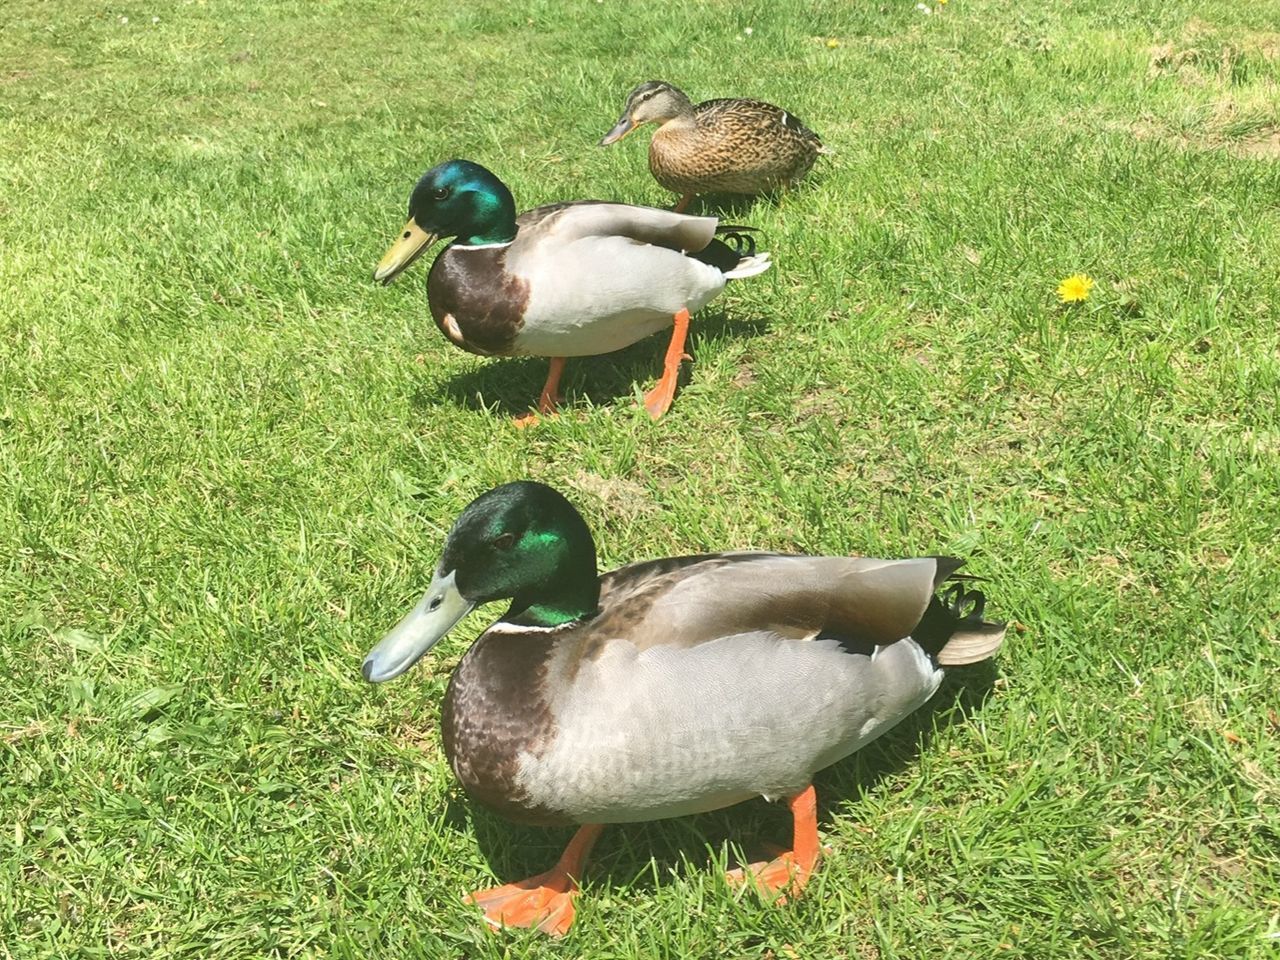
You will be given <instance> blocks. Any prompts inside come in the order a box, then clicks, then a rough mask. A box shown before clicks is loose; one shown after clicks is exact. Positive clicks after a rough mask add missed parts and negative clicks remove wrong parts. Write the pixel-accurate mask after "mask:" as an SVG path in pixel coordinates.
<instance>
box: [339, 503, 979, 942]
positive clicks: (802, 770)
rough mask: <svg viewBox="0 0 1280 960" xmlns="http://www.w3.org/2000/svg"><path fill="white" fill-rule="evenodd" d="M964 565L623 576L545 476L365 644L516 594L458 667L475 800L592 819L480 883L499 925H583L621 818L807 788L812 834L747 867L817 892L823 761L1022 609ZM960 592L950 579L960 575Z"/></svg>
mask: <svg viewBox="0 0 1280 960" xmlns="http://www.w3.org/2000/svg"><path fill="white" fill-rule="evenodd" d="M960 565H961V561H960V560H956V559H953V558H950V557H920V558H916V559H911V560H872V559H867V558H861V557H809V556H792V555H784V554H776V553H718V554H707V555H702V556H687V557H675V558H670V559H665V560H651V561H647V562H642V563H635V564H631V565H629V566H625V567H621V568H619V569H617V570H614V571H612V572H610V573H606V574H604V575H603V576H600V575H598V573H597V570H596V550H595V542H594V540H593V539H592V536H591V531H590V530H589V529H588V528H587V524H586V522H585V521H584V520H583V519H582V516H581V515H580V514H579V513H578V511H577V510H575V509H574V507H573V505H572V504H570V503H569V501H568V500H566V499H565V498H564V497H563V496H561V495H560V494H559V493H557V492H556V491H555V490H553V489H551V488H550V487H548V486H545V485H543V484H540V483H533V482H527V481H526V482H518V483H509V484H506V485H504V486H501V487H496V488H495V489H493V490H490V491H489V492H487V493H485V494H482V495H481V496H480V497H478V498H476V499H475V500H474V501H472V502H471V504H470V505H469V506H468V507H467V508H466V510H464V511H463V513H462V514H461V516H459V517H458V519H457V521H455V523H454V525H453V528H452V529H451V530H450V532H449V535H448V538H447V540H446V541H445V545H444V551H443V553H442V555H441V558H440V562H439V564H438V565H437V566H436V570H435V575H434V577H433V578H432V581H431V585H430V586H429V587H428V588H427V592H426V594H425V595H423V597H422V600H421V601H420V602H419V603H418V605H417V606H416V607H415V608H414V609H413V610H412V611H411V612H410V613H409V614H408V615H407V616H406V617H405V618H404V619H403V620H401V621H400V623H399V624H398V625H397V626H396V627H395V628H394V629H393V630H392V631H391V632H390V633H388V634H387V635H386V637H384V638H383V639H382V641H381V642H379V643H378V645H377V646H376V647H374V648H373V650H372V651H371V652H370V653H369V655H368V656H367V657H366V658H365V660H364V665H363V673H364V676H365V679H367V680H370V681H373V682H375V683H380V682H382V681H385V680H390V679H392V678H393V677H396V676H399V675H400V674H402V673H404V672H405V671H406V670H408V669H409V668H410V667H412V666H413V665H414V663H416V662H417V660H418V659H419V658H420V657H421V656H422V655H423V654H425V653H426V652H427V651H428V650H430V649H431V647H432V646H433V645H434V644H435V643H436V642H437V641H439V640H440V639H441V638H442V637H443V636H444V635H445V634H446V633H448V632H449V630H450V629H451V628H452V627H453V626H454V624H456V623H457V622H458V621H459V620H461V619H462V618H463V617H464V616H466V614H467V613H468V612H470V611H471V610H472V609H473V608H474V607H475V606H476V605H477V604H481V603H487V602H489V601H492V600H503V599H508V598H509V599H510V600H511V605H510V607H509V608H508V609H507V612H506V613H505V614H503V616H502V617H501V619H499V620H498V621H497V622H496V623H494V624H493V625H492V626H490V627H489V628H488V629H487V630H486V631H485V632H484V633H483V634H481V635H480V637H479V638H478V639H477V640H476V641H475V642H474V643H473V644H472V645H471V648H470V649H469V650H468V651H467V653H466V654H465V655H464V656H463V658H462V660H461V662H460V663H459V664H458V666H457V669H456V670H454V672H453V676H452V677H451V678H450V681H449V687H448V690H447V691H446V693H445V697H444V705H443V709H442V717H441V735H442V738H443V741H444V750H445V755H446V756H447V758H448V761H449V764H450V766H451V767H452V768H453V771H454V773H455V774H456V775H457V777H458V779H459V780H460V781H461V783H462V785H463V787H464V788H465V789H466V791H467V793H468V794H470V796H471V797H472V798H473V799H475V800H477V801H479V802H481V803H484V804H486V805H488V806H490V807H492V808H493V809H495V810H497V811H498V812H499V813H502V814H503V815H505V816H507V817H509V818H511V819H513V820H517V821H521V822H526V823H534V824H547V825H554V824H580V825H581V826H580V828H579V830H578V832H577V833H576V834H575V835H574V837H573V839H572V840H571V841H570V843H569V846H568V847H567V848H566V850H565V852H564V855H563V856H562V857H561V858H560V861H559V862H558V863H557V864H556V866H555V867H553V868H552V869H551V870H548V871H547V872H546V873H542V874H539V875H537V876H534V877H530V878H529V879H527V880H522V881H519V882H517V883H510V884H506V885H504V886H500V887H497V888H494V889H491V890H480V891H477V892H475V893H472V894H469V895H468V899H469V900H470V901H471V902H474V903H476V904H478V905H479V906H480V907H481V908H482V909H483V911H484V915H485V917H486V918H487V920H488V921H489V922H490V923H491V924H492V925H493V926H495V927H497V926H524V927H537V928H538V929H541V930H543V931H544V932H548V933H553V934H561V933H564V932H565V931H566V930H567V929H568V928H569V925H570V924H571V923H572V922H573V916H574V905H573V901H574V897H575V896H576V894H577V890H578V879H579V878H580V877H581V876H582V869H583V866H584V865H585V863H586V859H587V856H588V854H589V853H590V850H591V847H592V845H593V844H594V843H595V841H596V839H597V838H598V837H599V835H600V833H601V831H602V830H603V829H604V825H605V824H608V823H630V822H635V821H642V820H655V819H659V818H662V817H676V816H683V815H685V814H691V813H699V812H702V811H706V810H715V809H718V808H720V807H726V806H729V805H730V804H735V803H739V802H741V801H743V800H748V799H750V798H752V797H755V796H763V797H764V798H766V799H769V800H774V799H783V798H785V799H786V800H787V803H788V805H789V806H790V809H791V813H792V816H793V820H794V824H795V827H794V837H793V841H792V846H791V849H790V850H788V851H787V852H785V853H783V854H782V855H781V856H779V857H778V858H777V859H775V860H773V861H770V862H769V863H763V864H754V865H752V866H751V867H749V868H747V870H745V871H735V873H734V874H733V875H732V876H731V879H733V880H737V881H743V880H745V879H746V878H747V877H748V876H750V877H753V878H754V881H755V883H756V884H757V885H758V886H759V887H760V888H761V889H762V890H763V891H766V892H773V893H776V894H781V895H784V896H785V895H791V896H794V895H796V894H798V893H799V892H800V889H801V888H802V887H803V886H804V884H805V881H806V880H807V879H808V877H809V875H810V873H811V871H812V870H813V869H814V867H815V866H816V865H817V862H818V858H819V855H820V852H821V844H820V843H819V840H818V825H817V818H816V800H815V797H814V791H813V787H812V785H811V781H812V779H813V775H814V773H815V772H816V771H818V770H821V769H822V768H823V767H826V766H829V765H830V764H832V763H835V762H836V761H837V760H839V759H841V758H842V757H846V756H848V755H849V754H851V753H853V752H854V751H855V750H858V749H859V748H861V747H862V746H864V745H865V744H867V743H869V742H870V741H872V740H874V739H875V738H876V737H878V736H880V735H881V734H882V733H884V732H885V731H886V730H888V729H890V728H891V727H893V726H894V724H896V723H898V722H899V721H900V720H902V719H903V718H904V717H906V716H908V715H909V714H911V713H912V712H913V711H914V710H916V708H918V707H919V706H921V705H922V704H923V703H924V702H925V701H927V700H928V699H929V698H930V697H931V696H933V694H934V692H935V691H936V690H937V689H938V686H939V684H940V683H941V682H942V676H943V668H945V667H949V666H953V665H959V664H966V663H975V662H977V661H979V660H984V659H986V658H988V657H990V656H992V655H993V654H994V653H995V652H996V651H997V650H998V649H999V648H1000V645H1001V642H1002V640H1003V638H1004V626H1003V625H1002V624H996V623H990V622H988V621H986V620H984V619H983V617H982V608H983V596H982V594H981V593H979V592H978V591H976V590H972V589H967V588H966V587H965V586H964V585H963V584H962V583H953V584H951V585H950V586H949V587H946V588H945V589H944V588H943V584H944V583H945V582H946V581H948V580H951V579H953V578H954V577H955V576H956V570H957V568H959V567H960ZM939 591H940V592H939Z"/></svg>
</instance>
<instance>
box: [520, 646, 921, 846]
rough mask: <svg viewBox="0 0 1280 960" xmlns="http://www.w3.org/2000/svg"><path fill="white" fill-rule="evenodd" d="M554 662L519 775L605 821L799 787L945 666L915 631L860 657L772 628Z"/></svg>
mask: <svg viewBox="0 0 1280 960" xmlns="http://www.w3.org/2000/svg"><path fill="white" fill-rule="evenodd" d="M550 669H551V674H550V675H551V676H552V677H556V678H557V679H556V680H555V681H554V682H553V684H552V686H556V687H559V688H560V689H559V692H558V693H557V694H556V695H555V697H554V698H553V699H552V701H551V703H550V715H551V717H552V718H553V721H552V722H553V725H554V728H555V735H554V737H553V738H552V739H551V740H550V741H549V742H548V743H547V744H546V745H545V746H544V748H543V749H541V751H540V752H537V753H535V752H533V751H524V752H523V753H522V754H521V757H520V761H519V765H518V770H517V772H516V774H515V783H517V784H518V786H519V789H520V792H521V793H522V795H524V796H526V797H527V798H528V802H530V803H533V804H536V805H537V806H539V807H542V808H546V809H552V810H556V811H560V812H562V813H563V814H564V815H566V816H567V817H569V818H571V819H573V820H575V821H577V822H604V823H617V822H628V821H638V820H650V819H657V818H661V817H669V816H679V815H683V814H687V813H696V812H700V811H704V810H712V809H716V808H718V807H723V806H727V805H729V804H732V803H737V802H739V801H741V800H745V799H748V798H750V797H752V796H755V795H762V796H766V797H770V798H773V797H779V796H786V795H789V794H792V793H795V792H797V791H799V790H801V789H802V788H803V787H804V786H805V785H806V784H807V783H808V782H809V781H810V779H811V778H812V776H813V774H814V773H815V772H816V771H817V770H820V769H822V768H823V767H825V766H828V765H829V764H831V763H834V762H835V761H836V760H839V759H840V758H842V757H844V756H847V755H848V754H850V753H852V752H853V751H855V750H857V749H858V748H860V747H861V746H863V745H864V744H866V743H868V742H869V741H871V740H872V739H874V738H875V737H877V736H879V735H880V734H881V733H883V732H884V731H885V730H887V729H889V728H890V727H892V726H893V725H894V724H896V723H897V722H898V721H900V720H901V719H902V718H903V717H905V716H907V715H908V714H910V713H911V712H912V711H914V710H915V709H916V708H917V707H919V706H920V705H921V704H922V703H924V701H925V700H927V699H928V698H929V697H930V696H931V695H932V694H933V692H934V691H935V690H936V689H937V686H938V683H939V682H940V681H941V676H942V674H941V672H940V671H939V670H937V669H936V668H935V667H934V665H933V663H932V662H931V661H930V659H929V657H928V655H927V654H925V652H924V651H923V650H921V649H920V647H919V646H918V645H916V644H915V642H914V641H911V640H909V639H908V640H903V641H899V642H898V643H895V644H890V645H889V646H885V647H879V648H876V650H875V651H874V652H873V653H871V654H870V655H868V654H863V653H852V652H850V651H849V650H848V649H847V648H845V647H844V646H842V645H841V644H840V643H839V642H837V641H835V640H784V639H780V638H779V637H777V636H776V635H773V634H767V633H752V634H742V635H738V636H732V637H725V638H722V639H718V640H714V641H710V642H707V643H701V644H698V645H697V646H695V647H692V648H681V647H678V646H672V645H657V646H651V647H648V648H647V649H643V650H640V649H637V648H636V647H635V646H634V645H632V644H631V643H629V642H627V641H623V640H614V641H611V642H608V643H606V644H604V645H603V646H602V647H600V648H599V649H598V650H596V651H595V653H594V659H581V660H579V661H577V662H576V663H560V664H558V665H552V666H551V668H550ZM566 670H567V671H570V672H572V676H571V677H570V676H568V674H567V673H565V672H563V671H566Z"/></svg>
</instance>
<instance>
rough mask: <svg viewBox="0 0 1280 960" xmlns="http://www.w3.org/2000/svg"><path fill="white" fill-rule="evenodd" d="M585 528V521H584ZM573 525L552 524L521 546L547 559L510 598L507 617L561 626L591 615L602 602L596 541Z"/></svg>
mask: <svg viewBox="0 0 1280 960" xmlns="http://www.w3.org/2000/svg"><path fill="white" fill-rule="evenodd" d="M583 526H584V529H585V524H584V525H583ZM578 533H579V531H577V530H575V529H573V528H572V527H567V528H565V527H551V528H549V529H544V530H540V531H538V532H537V533H536V534H533V535H531V536H529V537H527V538H526V542H524V543H522V544H521V546H522V547H523V548H524V549H525V550H526V551H528V553H529V554H530V555H531V556H533V557H536V558H539V559H542V560H543V561H544V567H543V570H542V571H541V575H540V576H539V577H537V578H536V581H535V582H533V583H529V584H528V585H526V586H525V587H524V588H523V589H521V591H520V592H519V593H517V594H516V596H515V597H513V598H512V600H511V608H510V609H509V610H508V611H507V614H506V616H505V617H503V619H504V620H508V621H510V622H511V623H517V624H520V625H523V626H536V627H558V626H560V625H561V624H563V623H569V622H570V621H572V620H581V619H583V618H584V617H589V616H592V615H593V614H594V613H595V612H596V610H597V609H599V606H600V578H599V576H598V575H597V573H596V552H595V544H594V543H593V542H592V541H591V540H590V539H586V540H584V539H583V538H582V537H581V536H579V535H578Z"/></svg>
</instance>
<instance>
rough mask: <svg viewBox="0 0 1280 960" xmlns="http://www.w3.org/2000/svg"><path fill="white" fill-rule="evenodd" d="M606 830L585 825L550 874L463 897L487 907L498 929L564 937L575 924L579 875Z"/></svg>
mask: <svg viewBox="0 0 1280 960" xmlns="http://www.w3.org/2000/svg"><path fill="white" fill-rule="evenodd" d="M603 830H604V824H602V823H588V824H587V825H586V826H584V827H581V828H580V829H579V830H578V832H577V833H575V834H574V835H573V839H572V840H570V841H569V846H567V847H565V848H564V853H563V854H561V855H560V859H559V861H558V862H557V863H556V865H555V866H554V867H552V868H551V869H550V870H548V871H547V872H546V873H540V874H538V875H537V876H536V877H530V878H529V879H528V880H520V881H518V882H516V883H508V884H506V885H504V886H501V887H494V888H493V889H492V890H477V891H476V892H475V893H469V894H467V895H466V897H464V898H463V899H464V900H466V901H467V902H468V903H474V904H476V905H478V906H479V907H480V908H481V909H482V910H484V918H485V920H486V921H487V922H488V923H489V925H490V926H491V927H493V928H494V929H495V930H496V929H498V928H499V927H536V928H537V929H539V930H541V931H542V932H543V933H549V934H551V935H552V936H553V937H559V936H563V935H564V934H565V933H566V932H567V931H568V929H569V927H570V926H571V925H572V923H573V913H574V910H573V900H574V898H575V897H576V896H577V895H578V877H580V876H582V868H583V866H585V865H586V862H587V857H588V856H589V855H590V853H591V848H592V847H593V846H594V845H595V842H596V840H597V839H599V837H600V834H601V832H602V831H603Z"/></svg>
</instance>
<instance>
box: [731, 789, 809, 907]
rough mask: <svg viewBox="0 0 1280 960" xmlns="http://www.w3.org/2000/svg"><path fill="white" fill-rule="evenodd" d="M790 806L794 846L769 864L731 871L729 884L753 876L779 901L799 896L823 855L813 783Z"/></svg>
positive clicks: (791, 801) (760, 886) (782, 901)
mask: <svg viewBox="0 0 1280 960" xmlns="http://www.w3.org/2000/svg"><path fill="white" fill-rule="evenodd" d="M787 806H789V807H790V808H791V817H792V819H793V820H794V822H795V828H794V830H795V832H794V836H793V838H792V842H791V849H790V850H786V851H784V852H782V853H781V854H779V855H778V856H777V857H776V858H775V859H773V860H770V861H769V862H768V863H753V864H751V865H750V866H748V867H746V868H745V869H742V870H731V871H729V882H730V883H735V884H737V883H744V882H746V880H747V877H748V876H750V877H751V878H752V879H754V880H755V883H756V885H757V886H758V887H759V888H760V890H761V892H763V893H769V894H778V897H777V900H776V902H777V903H785V902H786V901H787V898H788V897H795V896H799V894H800V891H801V890H803V889H804V885H805V884H806V883H808V881H809V875H810V874H811V873H813V868H814V867H816V866H817V865H818V859H819V857H821V855H822V846H821V844H820V843H819V842H818V796H817V794H815V793H814V792H813V786H812V785H810V786H808V787H805V789H804V791H803V792H802V793H798V794H796V795H795V796H794V797H792V798H791V799H790V800H789V801H787Z"/></svg>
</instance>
